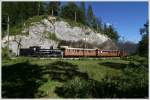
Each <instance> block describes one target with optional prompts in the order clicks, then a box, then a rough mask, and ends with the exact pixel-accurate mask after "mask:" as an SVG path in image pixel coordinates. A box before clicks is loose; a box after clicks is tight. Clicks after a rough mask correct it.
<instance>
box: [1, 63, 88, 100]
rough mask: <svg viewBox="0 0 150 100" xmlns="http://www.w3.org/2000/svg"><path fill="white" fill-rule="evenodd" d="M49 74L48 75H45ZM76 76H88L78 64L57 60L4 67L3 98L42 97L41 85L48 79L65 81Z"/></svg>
mask: <svg viewBox="0 0 150 100" xmlns="http://www.w3.org/2000/svg"><path fill="white" fill-rule="evenodd" d="M44 75H48V77H46V78H45V77H43V76H44ZM75 76H79V77H82V78H84V79H87V78H88V74H87V73H83V72H80V71H79V70H78V66H77V65H73V64H71V63H68V62H62V61H56V62H54V63H50V64H47V65H45V66H38V65H33V64H30V63H29V62H22V63H17V64H13V65H8V66H3V67H2V97H3V98H34V97H42V96H44V93H42V91H39V90H38V88H39V87H40V85H42V84H44V82H47V80H49V79H50V80H55V81H60V82H64V81H67V80H70V79H72V78H73V77H75Z"/></svg>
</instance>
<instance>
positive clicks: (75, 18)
mask: <svg viewBox="0 0 150 100" xmlns="http://www.w3.org/2000/svg"><path fill="white" fill-rule="evenodd" d="M74 15H75V16H74V20H75V22H76V21H77V14H76V11H75V14H74Z"/></svg>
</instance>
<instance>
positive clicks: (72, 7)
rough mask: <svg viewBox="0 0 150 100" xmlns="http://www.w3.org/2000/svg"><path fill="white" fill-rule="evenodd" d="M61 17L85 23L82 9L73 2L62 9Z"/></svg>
mask: <svg viewBox="0 0 150 100" xmlns="http://www.w3.org/2000/svg"><path fill="white" fill-rule="evenodd" d="M61 17H63V18H66V19H71V20H74V21H75V17H76V21H77V22H81V23H85V19H84V14H83V12H82V11H81V9H80V8H79V7H78V6H77V5H76V4H75V3H73V2H69V3H68V4H67V5H65V6H62V8H61Z"/></svg>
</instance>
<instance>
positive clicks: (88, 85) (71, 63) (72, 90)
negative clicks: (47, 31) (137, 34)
mask: <svg viewBox="0 0 150 100" xmlns="http://www.w3.org/2000/svg"><path fill="white" fill-rule="evenodd" d="M136 58H137V57H131V58H128V59H120V58H107V59H78V60H62V59H40V58H33V57H15V58H14V59H2V97H3V98H148V61H147V60H146V59H145V58H141V57H139V58H138V60H137V59H136Z"/></svg>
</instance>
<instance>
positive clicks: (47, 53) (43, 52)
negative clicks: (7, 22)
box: [20, 46, 127, 57]
mask: <svg viewBox="0 0 150 100" xmlns="http://www.w3.org/2000/svg"><path fill="white" fill-rule="evenodd" d="M20 56H35V57H38V56H39V57H124V56H127V53H125V52H124V51H120V50H100V49H84V48H68V47H66V46H62V47H61V48H60V49H41V48H40V47H39V46H33V47H30V48H21V49H20Z"/></svg>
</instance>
